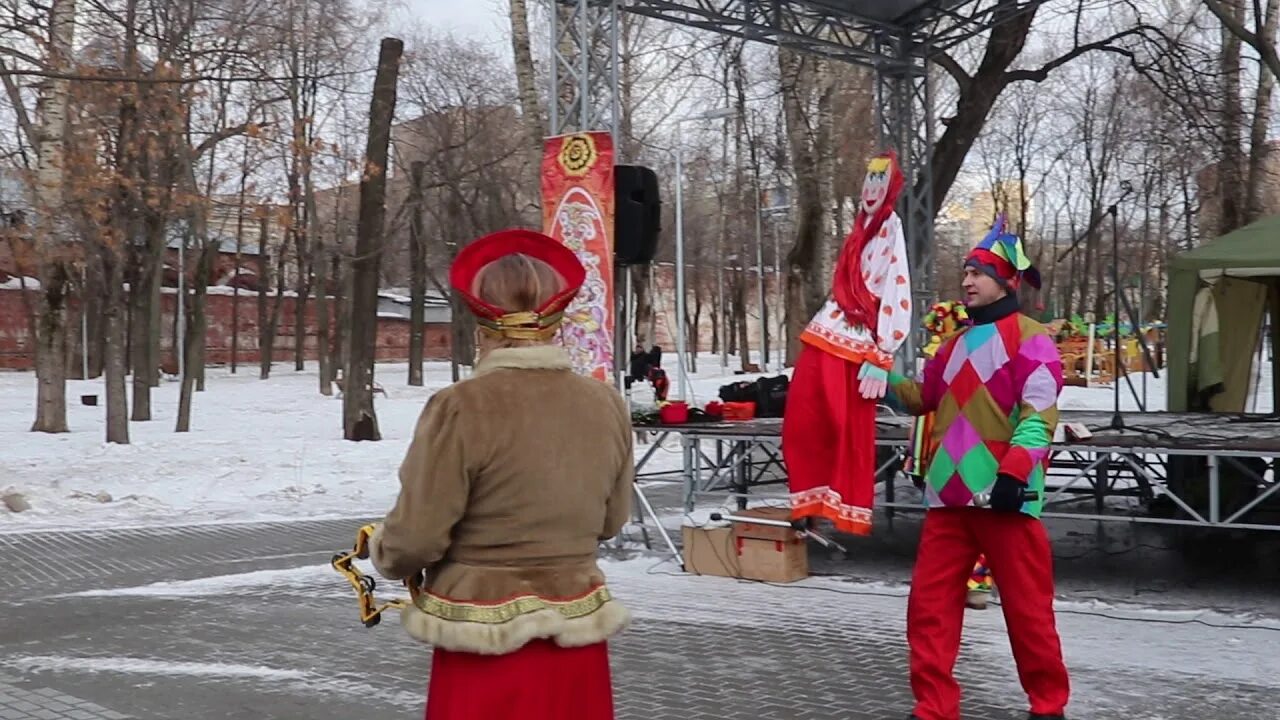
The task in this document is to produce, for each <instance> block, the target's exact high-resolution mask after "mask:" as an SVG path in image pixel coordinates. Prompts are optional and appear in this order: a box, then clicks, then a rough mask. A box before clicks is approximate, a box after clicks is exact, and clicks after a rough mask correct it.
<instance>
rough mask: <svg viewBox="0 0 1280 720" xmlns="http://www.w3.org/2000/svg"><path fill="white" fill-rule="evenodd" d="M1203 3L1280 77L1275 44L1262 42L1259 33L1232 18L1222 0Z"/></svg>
mask: <svg viewBox="0 0 1280 720" xmlns="http://www.w3.org/2000/svg"><path fill="white" fill-rule="evenodd" d="M1202 2H1203V3H1204V6H1205V7H1206V8H1208V9H1209V12H1211V13H1213V15H1214V17H1216V18H1218V21H1219V22H1221V23H1222V27H1224V28H1226V29H1227V31H1228V32H1230V33H1231V34H1232V35H1235V36H1236V37H1238V38H1240V40H1241V41H1242V42H1244V43H1245V44H1247V45H1248V46H1249V47H1251V48H1253V49H1254V50H1255V51H1256V52H1257V53H1258V55H1259V56H1261V57H1262V62H1263V64H1265V65H1266V66H1267V69H1268V70H1270V71H1271V74H1272V75H1275V76H1276V77H1280V54H1277V52H1276V46H1275V45H1274V44H1272V43H1264V42H1262V40H1261V39H1260V38H1259V37H1258V34H1257V33H1254V32H1250V31H1249V29H1248V28H1246V27H1245V26H1244V24H1243V23H1241V22H1240V21H1239V20H1236V19H1235V18H1234V17H1232V16H1231V12H1230V11H1229V10H1228V9H1227V8H1226V7H1224V6H1223V4H1222V2H1221V0H1202Z"/></svg>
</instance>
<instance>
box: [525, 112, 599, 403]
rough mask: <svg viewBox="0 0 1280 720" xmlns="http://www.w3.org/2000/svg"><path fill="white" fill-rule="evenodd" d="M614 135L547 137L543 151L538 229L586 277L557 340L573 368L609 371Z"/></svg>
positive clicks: (594, 373) (594, 372)
mask: <svg viewBox="0 0 1280 720" xmlns="http://www.w3.org/2000/svg"><path fill="white" fill-rule="evenodd" d="M613 193H614V175H613V139H612V137H610V135H609V133H607V132H589V133H576V134H572V135H560V136H558V137H553V138H549V139H548V140H547V141H546V145H545V147H544V149H543V155H542V226H543V231H544V232H545V233H546V234H547V235H549V236H551V237H553V238H555V239H556V240H558V241H560V242H562V243H564V244H565V245H567V246H569V248H571V249H572V250H573V251H574V252H575V253H577V254H578V259H579V260H581V261H582V264H583V266H585V267H586V269H587V280H586V282H585V283H584V284H583V286H582V290H581V291H579V292H578V296H577V297H576V298H574V299H573V302H572V303H570V304H569V307H568V308H567V309H566V311H565V320H564V324H563V325H562V326H561V328H560V343H561V344H562V345H563V346H564V347H565V349H566V350H568V351H569V358H570V360H571V361H572V362H573V368H574V370H576V371H577V372H579V373H581V374H583V375H590V376H592V377H595V378H597V379H599V380H603V381H605V382H610V381H611V380H612V373H613V323H614V317H613V214H614V194H613Z"/></svg>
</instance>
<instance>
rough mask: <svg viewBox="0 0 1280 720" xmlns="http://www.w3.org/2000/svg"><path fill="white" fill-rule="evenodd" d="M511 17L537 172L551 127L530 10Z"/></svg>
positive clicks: (516, 9) (524, 118) (513, 11)
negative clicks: (540, 90) (534, 48)
mask: <svg viewBox="0 0 1280 720" xmlns="http://www.w3.org/2000/svg"><path fill="white" fill-rule="evenodd" d="M509 15H510V18H511V53H512V57H513V59H514V61H515V66H516V87H517V89H518V92H519V96H520V124H521V126H522V127H523V129H524V133H525V135H526V136H527V137H526V141H525V142H526V149H527V152H528V154H529V160H528V163H529V167H530V168H532V169H534V170H535V171H536V169H537V168H538V166H539V165H540V164H541V161H542V139H543V138H544V137H546V136H547V126H546V124H545V123H544V122H543V121H542V108H541V106H540V104H539V102H538V81H537V77H536V74H535V71H534V65H533V51H532V49H531V48H530V43H529V11H528V9H527V8H526V7H525V0H511V7H510V12H509ZM410 384H412V383H410Z"/></svg>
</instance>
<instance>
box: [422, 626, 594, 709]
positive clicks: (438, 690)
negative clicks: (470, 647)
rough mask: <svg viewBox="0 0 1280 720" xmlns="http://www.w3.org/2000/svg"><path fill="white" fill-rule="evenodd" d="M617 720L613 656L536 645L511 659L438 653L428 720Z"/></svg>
mask: <svg viewBox="0 0 1280 720" xmlns="http://www.w3.org/2000/svg"><path fill="white" fill-rule="evenodd" d="M506 718H510V719H511V720H515V719H516V718H519V719H520V720H565V718H573V719H574V720H613V686H612V680H611V679H610V675H609V650H608V646H607V645H606V644H605V643H603V642H601V643H596V644H595V645H588V646H586V647H575V648H562V647H560V646H558V645H556V644H555V643H554V642H552V641H550V640H534V641H532V642H530V643H529V644H528V645H525V646H524V647H522V648H520V649H519V650H517V651H515V652H513V653H510V654H508V655H477V654H473V653H464V652H452V651H449V650H441V649H440V648H436V650H435V653H434V654H433V655H432V658H431V684H430V687H429V688H428V690H427V715H426V720H481V719H483V720H504V719H506Z"/></svg>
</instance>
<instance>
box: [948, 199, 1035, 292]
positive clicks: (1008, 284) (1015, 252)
mask: <svg viewBox="0 0 1280 720" xmlns="http://www.w3.org/2000/svg"><path fill="white" fill-rule="evenodd" d="M1005 222H1006V220H1005V216H1004V213H1000V215H998V216H997V217H996V223H995V225H992V226H991V231H990V232H988V233H987V236H986V237H984V238H982V242H980V243H978V246H977V247H975V248H974V249H973V250H971V251H969V255H968V257H966V258H965V261H964V266H965V267H967V268H973V269H974V270H977V271H978V272H981V273H983V274H985V275H988V276H990V277H991V278H993V279H994V280H995V281H996V282H998V283H1000V285H1001V286H1002V287H1004V288H1005V289H1006V290H1009V291H1016V290H1017V289H1018V286H1019V285H1021V284H1022V281H1023V280H1024V279H1025V280H1026V281H1027V283H1029V284H1030V285H1031V287H1033V288H1036V289H1039V288H1040V271H1039V270H1037V269H1036V268H1035V266H1034V265H1032V264H1031V258H1029V257H1027V253H1026V250H1024V249H1023V247H1022V239H1021V238H1019V237H1018V236H1017V235H1014V234H1013V233H1011V232H1005Z"/></svg>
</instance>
